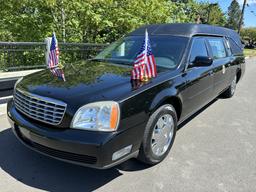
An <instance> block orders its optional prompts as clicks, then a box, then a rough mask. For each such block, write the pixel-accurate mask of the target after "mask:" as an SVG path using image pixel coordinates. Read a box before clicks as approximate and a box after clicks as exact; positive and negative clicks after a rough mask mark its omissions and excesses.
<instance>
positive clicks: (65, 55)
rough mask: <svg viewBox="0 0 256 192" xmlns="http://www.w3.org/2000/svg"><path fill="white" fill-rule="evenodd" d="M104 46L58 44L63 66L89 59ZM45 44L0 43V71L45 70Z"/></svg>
mask: <svg viewBox="0 0 256 192" xmlns="http://www.w3.org/2000/svg"><path fill="white" fill-rule="evenodd" d="M105 46H106V45H105V44H89V43H59V49H60V60H61V62H62V63H63V64H65V63H70V62H75V61H77V60H80V59H89V58H91V57H93V56H95V55H96V54H97V53H98V52H99V51H101V50H102V49H103V48H104V47H105ZM45 51H46V43H44V42H0V70H1V71H18V70H26V69H40V68H45V67H46V64H45Z"/></svg>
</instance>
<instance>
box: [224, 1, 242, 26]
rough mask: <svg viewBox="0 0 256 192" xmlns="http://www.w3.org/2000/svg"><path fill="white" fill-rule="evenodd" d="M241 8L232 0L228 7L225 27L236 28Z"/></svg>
mask: <svg viewBox="0 0 256 192" xmlns="http://www.w3.org/2000/svg"><path fill="white" fill-rule="evenodd" d="M241 14H242V12H241V9H240V6H239V3H238V2H237V0H232V2H231V4H230V6H229V7H228V20H227V25H226V26H227V27H229V28H231V29H234V30H237V29H238V25H239V20H240V18H241Z"/></svg>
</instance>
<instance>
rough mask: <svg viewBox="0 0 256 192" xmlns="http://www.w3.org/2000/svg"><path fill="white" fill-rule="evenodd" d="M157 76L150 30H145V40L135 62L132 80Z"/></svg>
mask: <svg viewBox="0 0 256 192" xmlns="http://www.w3.org/2000/svg"><path fill="white" fill-rule="evenodd" d="M156 76H157V70H156V61H155V57H154V55H153V53H152V49H151V45H150V41H149V38H148V31H147V30H146V31H145V40H144V41H143V46H142V48H141V50H140V52H139V53H138V55H137V57H136V59H135V61H134V63H133V70H132V74H131V79H132V80H141V81H143V80H144V79H148V78H152V77H156Z"/></svg>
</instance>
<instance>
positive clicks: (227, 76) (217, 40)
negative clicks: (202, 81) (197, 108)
mask: <svg viewBox="0 0 256 192" xmlns="http://www.w3.org/2000/svg"><path fill="white" fill-rule="evenodd" d="M207 43H208V46H209V50H210V55H211V57H212V58H213V65H212V66H213V74H214V95H215V96H218V95H219V94H220V93H221V92H223V91H224V90H225V89H226V88H227V87H228V86H229V85H230V80H231V62H232V61H231V60H230V54H231V53H230V52H228V50H227V45H226V44H225V39H224V38H223V37H207Z"/></svg>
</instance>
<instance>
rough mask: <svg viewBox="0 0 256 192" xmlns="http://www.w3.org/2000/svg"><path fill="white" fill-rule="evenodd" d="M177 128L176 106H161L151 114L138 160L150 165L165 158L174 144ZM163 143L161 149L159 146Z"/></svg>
mask: <svg viewBox="0 0 256 192" xmlns="http://www.w3.org/2000/svg"><path fill="white" fill-rule="evenodd" d="M167 122H169V123H167ZM162 125H163V126H162ZM170 127H171V129H170ZM176 130H177V115H176V111H175V109H174V107H173V106H172V105H169V104H165V105H163V106H161V107H159V108H158V109H157V110H156V111H155V112H154V113H153V114H152V115H151V116H150V118H149V120H148V123H147V125H146V129H145V132H144V137H143V140H142V144H141V147H140V150H139V155H138V160H140V161H142V162H144V163H146V164H149V165H155V164H157V163H159V162H161V161H162V160H164V158H165V157H166V156H167V155H168V153H169V151H170V149H171V147H172V145H173V142H174V139H175V135H176ZM169 131H170V132H169ZM165 144H166V145H165ZM163 145H164V147H162V150H161V147H159V146H163ZM157 147H158V148H159V149H158V148H157Z"/></svg>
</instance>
